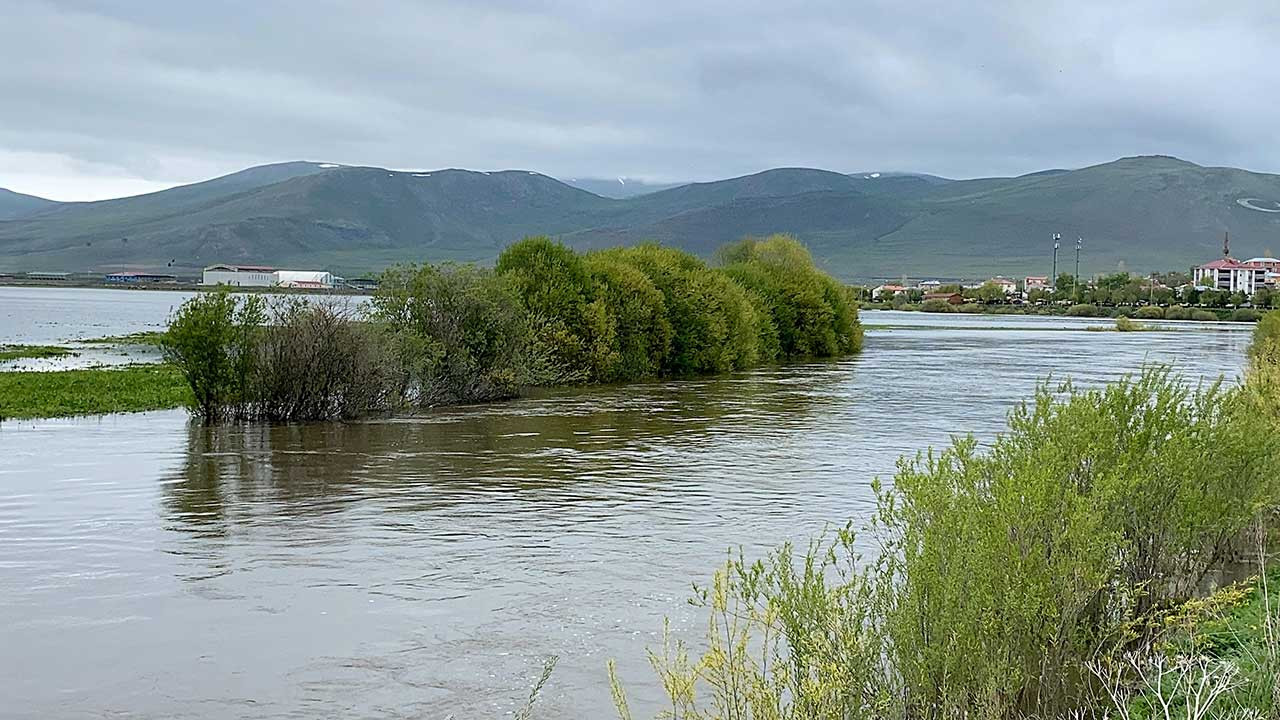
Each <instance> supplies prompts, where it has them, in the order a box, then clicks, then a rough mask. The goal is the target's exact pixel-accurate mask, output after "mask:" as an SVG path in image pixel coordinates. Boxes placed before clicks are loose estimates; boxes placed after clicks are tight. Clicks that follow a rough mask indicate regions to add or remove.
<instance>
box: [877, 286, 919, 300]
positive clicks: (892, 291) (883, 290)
mask: <svg viewBox="0 0 1280 720" xmlns="http://www.w3.org/2000/svg"><path fill="white" fill-rule="evenodd" d="M909 289H910V288H907V287H904V286H902V285H880V286H878V287H874V288H872V289H871V299H873V300H879V299H880V296H881V295H885V294H888V295H890V296H892V295H897V294H898V293H900V292H906V291H907V290H909Z"/></svg>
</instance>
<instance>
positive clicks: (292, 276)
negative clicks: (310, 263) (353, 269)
mask: <svg viewBox="0 0 1280 720" xmlns="http://www.w3.org/2000/svg"><path fill="white" fill-rule="evenodd" d="M335 280H336V278H334V276H333V273H329V272H325V271H324V270H277V271H276V285H278V286H280V287H287V288H311V289H313V290H318V289H332V288H333V287H334V286H335V285H336V282H335Z"/></svg>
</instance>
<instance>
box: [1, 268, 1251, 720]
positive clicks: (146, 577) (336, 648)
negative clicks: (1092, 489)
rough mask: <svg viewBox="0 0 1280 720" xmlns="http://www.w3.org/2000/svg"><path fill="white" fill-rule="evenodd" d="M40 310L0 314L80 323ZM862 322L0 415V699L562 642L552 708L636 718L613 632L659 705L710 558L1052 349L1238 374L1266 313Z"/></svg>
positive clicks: (375, 709) (332, 678) (181, 701)
mask: <svg viewBox="0 0 1280 720" xmlns="http://www.w3.org/2000/svg"><path fill="white" fill-rule="evenodd" d="M79 292H95V291H79ZM97 292H107V291H97ZM126 294H128V293H126ZM134 295H138V296H147V302H149V303H151V305H150V307H151V312H158V313H159V316H158V319H155V320H152V319H148V318H147V317H144V316H146V315H147V311H140V312H139V314H138V315H137V316H135V317H134V318H133V319H132V320H130V321H129V322H128V323H122V322H120V317H122V316H123V313H120V314H117V316H116V317H115V318H113V319H110V320H108V319H103V318H97V319H95V317H94V314H93V313H92V312H90V313H88V314H87V315H86V316H85V317H88V318H89V321H90V322H98V323H100V325H95V328H96V329H94V330H93V331H92V332H91V333H90V334H91V335H102V334H115V333H120V332H133V331H136V330H140V329H154V328H149V327H148V326H147V323H150V322H160V323H162V322H163V319H164V317H165V316H166V315H167V312H168V311H167V308H168V305H170V304H172V303H171V301H170V299H166V298H163V297H159V296H161V295H162V294H161V293H134ZM4 301H5V298H4V296H2V295H0V303H3V302H4ZM100 307H102V311H103V312H106V313H112V312H114V311H113V310H112V308H113V305H112V304H108V303H104V304H102V305H101V306H100ZM135 309H136V308H135ZM35 312H37V313H43V320H44V321H45V323H44V324H42V322H41V319H40V318H38V317H37V318H26V319H24V320H22V321H20V322H19V323H15V324H11V325H9V326H0V342H5V341H14V340H15V338H13V337H9V336H6V335H4V334H3V333H4V332H9V333H13V332H14V331H13V330H12V329H11V328H12V327H13V326H15V325H16V326H17V327H18V328H19V330H20V331H21V328H24V327H25V328H32V327H34V328H43V329H40V330H38V331H31V330H27V331H25V332H27V333H28V335H29V336H30V337H36V336H37V335H38V336H39V337H44V336H45V335H48V336H49V337H50V338H52V339H60V338H63V337H68V336H73V335H74V334H75V333H76V332H77V330H76V328H75V327H71V326H69V325H67V324H66V323H68V322H71V323H72V324H74V323H75V322H81V321H80V320H75V321H72V320H68V319H67V316H63V318H61V319H59V318H58V317H56V315H57V308H45V309H43V310H40V309H37V310H36V311H35ZM50 315H54V317H50ZM3 316H4V311H3V310H0V318H3ZM0 322H4V321H3V320H2V319H0ZM9 322H11V323H13V321H9ZM864 322H866V323H867V324H868V325H872V326H877V325H878V326H880V327H873V328H872V329H871V330H870V331H869V332H868V336H867V343H866V350H865V352H864V353H863V354H862V355H861V356H860V357H857V358H854V359H849V360H843V361H838V362H824V363H810V364H799V365H790V366H786V367H782V368H771V369H764V370H759V371H756V372H750V373H742V374H737V375H732V376H726V377H719V378H714V379H707V380H697V381H686V382H658V383H647V384H638V385H627V386H619V387H603V388H592V389H586V390H570V391H557V392H551V393H547V394H545V395H542V396H539V397H536V398H528V399H523V400H519V401H516V402H510V403H502V404H494V405H487V406H481V407H470V408H460V409H450V410H444V411H440V412H436V413H433V414H431V415H430V416H428V417H425V418H416V419H398V420H389V421H382V420H380V421H374V422H366V423H360V424H353V425H345V426H344V425H324V424H321V425H288V426H283V425H278V426H265V425H255V426H241V427H233V428H203V427H198V426H193V425H191V424H190V423H188V421H187V418H186V416H185V415H184V414H183V413H182V412H179V411H170V412H156V413H144V414H138V415H117V416H109V417H101V418H88V419H75V420H46V421H34V422H9V423H4V424H0V697H3V700H0V707H2V709H0V715H3V716H4V717H15V718H51V717H59V718H79V717H84V718H89V717H93V718H97V717H111V716H117V715H119V716H127V717H141V718H201V719H204V718H289V717H297V718H313V717H414V718H443V717H448V716H450V715H453V716H455V717H457V718H460V719H461V718H501V717H504V716H506V715H507V714H508V713H510V712H511V711H512V710H513V709H514V708H516V707H518V705H519V704H520V703H521V702H522V700H523V697H524V696H525V695H526V694H527V693H528V689H529V686H530V684H531V683H532V681H533V679H534V678H535V676H536V675H537V672H538V670H539V665H540V663H541V661H542V658H544V657H545V656H548V655H552V654H555V655H559V656H560V664H559V667H558V668H557V670H556V672H555V674H554V675H553V677H552V679H551V682H550V683H549V684H548V686H547V688H546V691H545V694H544V696H543V698H542V700H541V701H540V702H539V705H538V707H537V710H536V711H535V717H542V718H571V719H582V720H596V719H601V718H608V717H612V711H611V709H610V708H611V706H610V703H609V693H608V688H607V684H606V681H605V671H604V666H605V661H606V660H607V659H608V658H611V657H612V658H616V659H617V660H618V662H619V667H620V670H621V672H622V674H623V677H624V679H626V680H627V681H628V687H629V690H630V692H631V694H632V701H633V703H632V705H633V709H635V710H637V711H639V710H645V711H648V710H651V709H652V708H653V703H654V701H655V700H656V697H657V696H656V693H655V690H654V687H653V682H652V676H651V674H650V673H649V671H648V669H647V664H646V662H645V659H644V650H645V647H646V646H647V645H650V644H652V643H653V642H654V641H655V639H656V633H657V632H658V631H659V630H660V628H661V624H662V618H663V617H664V616H670V617H671V618H672V624H673V628H674V629H675V631H676V632H677V633H679V634H681V635H682V636H684V637H687V638H691V639H692V638H696V636H697V634H698V633H699V631H700V630H701V629H702V623H703V618H702V617H700V616H699V615H697V614H696V612H695V611H693V610H692V609H691V608H689V607H688V606H687V605H686V604H685V602H684V600H685V598H686V597H687V596H688V595H689V591H688V590H689V583H690V582H691V581H694V580H698V581H701V580H704V579H705V578H707V577H708V576H709V574H710V572H711V571H712V570H713V569H714V567H715V566H716V564H717V563H718V562H719V561H720V560H721V559H722V558H723V557H724V553H725V551H726V549H728V548H730V547H736V546H739V545H741V546H743V547H745V548H746V551H747V552H748V553H749V554H758V553H760V552H762V551H764V550H765V549H766V548H768V547H771V546H773V545H775V544H777V543H778V542H780V541H782V540H784V539H787V538H805V537H808V536H810V535H812V534H814V533H816V532H819V531H820V530H821V529H822V528H823V526H824V524H826V523H829V522H843V521H844V520H846V519H850V518H852V519H855V520H859V519H863V518H866V517H867V514H868V512H869V511H870V509H871V507H872V500H873V499H872V496H871V492H870V489H869V484H870V482H871V480H872V479H873V478H874V477H875V476H877V475H881V476H886V475H889V474H891V473H892V471H893V467H894V462H895V461H896V459H897V458H898V457H899V456H900V455H902V454H903V453H913V452H915V451H917V450H921V449H924V448H926V447H928V446H930V445H934V446H938V445H941V444H944V443H946V442H947V440H948V438H949V437H950V436H951V435H953V434H956V433H965V432H973V433H976V434H977V435H978V436H980V437H984V438H989V437H991V436H992V435H993V434H994V433H995V432H997V431H998V430H999V429H1000V428H1001V427H1002V424H1003V419H1004V416H1005V413H1006V412H1007V411H1008V410H1009V409H1010V408H1011V407H1012V406H1013V405H1014V404H1015V403H1016V402H1018V401H1019V400H1021V399H1022V398H1024V397H1026V396H1027V395H1028V393H1030V392H1031V391H1032V390H1033V388H1034V386H1035V384H1036V382H1037V380H1039V379H1041V378H1043V377H1045V376H1046V375H1050V374H1052V375H1054V376H1056V377H1060V378H1065V377H1068V376H1070V377H1072V378H1074V379H1075V380H1077V381H1078V382H1082V383H1097V382H1101V381H1105V380H1110V379H1114V378H1116V377H1119V376H1121V375H1122V374H1124V373H1127V372H1131V371H1133V370H1135V369H1137V368H1139V367H1140V366H1141V365H1142V364H1143V363H1144V362H1146V361H1159V362H1167V363H1172V364H1174V365H1175V367H1176V368H1177V369H1178V370H1179V371H1180V372H1182V373H1183V374H1185V375H1188V376H1190V377H1193V378H1206V377H1217V376H1219V375H1226V376H1227V377H1228V378H1232V377H1235V376H1236V375H1238V374H1239V372H1240V370H1241V366H1242V363H1243V350H1244V348H1245V346H1246V345H1247V342H1248V333H1247V331H1248V329H1249V328H1248V327H1243V328H1240V327H1236V328H1231V327H1228V326H1196V325H1191V324H1188V325H1183V326H1179V328H1178V329H1176V330H1171V331H1168V332H1147V333H1113V332H1105V333H1098V332H1087V331H1085V329H1084V328H1085V327H1086V326H1088V325H1089V324H1090V322H1089V321H1079V320H1063V319H1043V318H1028V317H972V316H969V317H957V316H940V315H923V314H913V313H892V312H881V313H876V312H869V313H865V314H864ZM59 325H61V328H60V329H54V328H56V327H58V326H59ZM125 325H127V327H125ZM39 333H43V335H40V334H39ZM60 333H63V334H60ZM17 341H33V340H30V339H28V338H22V339H19V340H17ZM647 715H648V712H644V713H641V712H637V717H640V716H647Z"/></svg>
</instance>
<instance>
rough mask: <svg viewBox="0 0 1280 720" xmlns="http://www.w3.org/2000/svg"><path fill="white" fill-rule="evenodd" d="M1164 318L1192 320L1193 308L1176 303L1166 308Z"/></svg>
mask: <svg viewBox="0 0 1280 720" xmlns="http://www.w3.org/2000/svg"><path fill="white" fill-rule="evenodd" d="M1164 319H1165V320H1190V319H1191V308H1188V307H1183V306H1182V305H1174V306H1172V307H1170V308H1169V309H1167V310H1165V313H1164Z"/></svg>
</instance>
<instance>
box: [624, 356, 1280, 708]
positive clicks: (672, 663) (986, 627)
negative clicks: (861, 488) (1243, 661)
mask: <svg viewBox="0 0 1280 720" xmlns="http://www.w3.org/2000/svg"><path fill="white" fill-rule="evenodd" d="M1252 393H1253V391H1252V390H1250V389H1248V388H1231V389H1224V388H1221V387H1219V386H1213V387H1209V388H1207V389H1203V390H1192V389H1191V388H1190V387H1188V386H1187V385H1186V384H1185V383H1183V382H1181V381H1179V380H1177V379H1175V378H1173V377H1171V376H1170V375H1169V374H1168V372H1167V371H1164V370H1161V369H1150V370H1147V371H1144V372H1143V373H1142V374H1141V375H1140V376H1138V377H1135V378H1130V379H1126V380H1124V381H1122V382H1119V383H1116V384H1113V385H1110V386H1107V387H1105V388H1101V389H1096V390H1077V389H1074V388H1072V387H1071V386H1069V385H1068V386H1064V387H1061V388H1050V387H1048V386H1045V387H1042V388H1041V389H1040V390H1039V392H1038V393H1037V394H1036V397H1035V398H1034V400H1033V401H1031V402H1030V403H1029V404H1027V405H1025V406H1023V407H1021V408H1019V409H1018V410H1016V411H1015V412H1013V413H1012V414H1011V415H1010V418H1009V427H1008V430H1007V432H1006V433H1005V434H1004V435H1002V436H1000V437H999V438H998V439H997V440H996V441H995V442H994V443H993V444H992V445H991V446H990V449H989V450H988V451H986V452H980V451H979V447H978V444H977V442H976V441H975V440H973V439H964V440H958V441H956V442H955V443H954V445H953V446H952V447H950V448H949V449H947V450H944V451H942V452H940V453H932V452H931V453H929V454H927V455H923V456H918V457H917V458H915V459H914V460H903V461H902V462H901V463H900V467H899V472H898V474H897V476H896V477H895V478H894V482H893V485H892V487H891V488H889V487H880V486H879V485H877V496H878V512H877V516H876V520H875V523H874V524H873V528H872V532H873V535H874V539H875V543H874V544H875V545H877V546H878V547H879V548H880V550H881V551H882V554H881V555H880V557H879V559H878V560H875V561H873V562H871V563H865V562H861V561H860V559H859V557H858V556H857V554H856V549H855V548H856V546H855V544H854V542H853V538H852V534H851V533H849V532H848V531H844V532H841V533H839V534H838V535H837V536H836V538H835V539H834V540H833V541H831V542H826V543H823V544H820V545H817V546H814V547H812V548H811V549H810V551H809V552H808V553H807V554H806V555H805V556H804V557H802V558H794V557H792V550H791V549H790V548H789V547H786V546H784V547H783V549H782V550H780V551H779V552H777V553H775V554H772V555H770V556H769V557H768V558H767V559H766V560H764V561H761V562H754V563H752V562H747V561H746V560H745V559H741V558H738V559H731V560H730V561H729V562H728V563H727V564H726V565H725V567H724V568H723V569H722V570H721V571H720V572H719V573H717V574H716V576H715V578H714V580H713V582H712V584H711V586H710V587H709V588H707V589H706V590H705V591H702V592H701V593H700V594H699V595H698V600H699V601H700V603H701V604H703V605H704V606H705V607H706V608H708V609H709V611H710V625H709V626H708V633H707V635H706V637H705V638H704V640H705V642H706V644H707V650H706V651H705V652H703V653H702V654H700V655H696V656H693V657H690V654H689V650H688V649H687V648H684V647H683V646H679V645H671V644H666V645H664V648H663V651H661V652H658V653H655V656H654V664H655V668H656V669H657V671H658V673H659V675H660V676H661V677H662V679H663V685H664V688H666V690H667V693H668V695H669V699H670V701H671V703H670V706H671V707H672V708H674V709H676V710H677V711H678V713H679V715H680V716H682V717H683V716H689V717H695V716H696V717H707V718H717V719H720V718H733V717H840V718H879V717H899V718H916V717H919V718H949V717H957V718H959V717H969V716H972V715H974V714H977V715H981V716H983V717H990V718H1024V717H1031V716H1039V717H1065V716H1068V715H1069V714H1070V713H1073V712H1085V713H1086V714H1088V713H1093V712H1096V713H1097V714H1098V715H1100V716H1101V715H1105V714H1107V713H1106V712H1105V711H1104V708H1106V707H1107V706H1108V705H1109V703H1110V699H1109V697H1108V696H1107V695H1106V693H1105V689H1104V688H1102V687H1100V686H1099V685H1098V684H1097V682H1096V681H1095V677H1094V673H1093V671H1092V670H1091V668H1092V667H1093V665H1092V663H1095V662H1099V661H1105V659H1106V658H1108V657H1118V655H1119V654H1121V653H1128V652H1138V653H1143V652H1153V651H1154V647H1155V642H1156V640H1157V639H1158V638H1159V635H1160V632H1161V630H1162V629H1163V628H1164V627H1166V620H1167V619H1169V618H1171V617H1175V616H1179V615H1180V614H1183V613H1185V612H1186V610H1185V606H1184V603H1185V602H1187V601H1188V600H1189V599H1190V598H1193V597H1194V596H1195V594H1196V592H1197V590H1198V589H1199V588H1200V586H1201V585H1202V583H1204V582H1205V581H1206V579H1207V578H1210V577H1211V576H1212V575H1213V574H1214V573H1215V572H1217V571H1218V570H1220V569H1221V568H1222V567H1223V566H1224V565H1225V564H1226V563H1227V562H1228V561H1229V560H1230V559H1231V558H1232V557H1233V554H1234V553H1235V551H1236V550H1237V549H1238V545H1237V542H1238V540H1239V539H1240V537H1241V536H1242V534H1243V533H1244V531H1245V530H1246V529H1247V528H1249V527H1250V526H1251V524H1252V523H1254V522H1255V521H1256V520H1258V518H1259V517H1260V516H1261V515H1263V514H1264V513H1266V512H1268V511H1269V510H1271V509H1273V508H1275V507H1276V506H1277V502H1278V500H1280V477H1278V476H1277V473H1276V472H1275V470H1276V467H1277V462H1280V437H1278V436H1277V434H1276V433H1275V432H1274V430H1273V429H1272V425H1271V424H1270V422H1271V421H1270V420H1269V419H1268V418H1267V417H1266V416H1265V414H1263V413H1259V412H1257V411H1256V407H1255V406H1254V405H1253V401H1252V397H1253V394H1252ZM1131 679H1132V678H1125V681H1126V682H1127V681H1128V680H1131ZM614 680H615V697H618V698H619V699H620V700H621V701H622V702H621V703H620V705H621V704H625V697H624V696H623V695H622V693H621V688H620V685H617V679H616V677H615V678H614ZM699 712H701V713H705V714H697V713H699ZM622 713H623V715H624V716H628V714H629V710H626V709H624V710H623V711H622Z"/></svg>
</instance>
